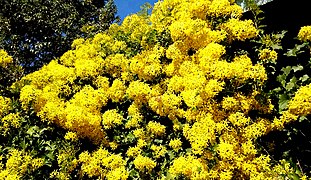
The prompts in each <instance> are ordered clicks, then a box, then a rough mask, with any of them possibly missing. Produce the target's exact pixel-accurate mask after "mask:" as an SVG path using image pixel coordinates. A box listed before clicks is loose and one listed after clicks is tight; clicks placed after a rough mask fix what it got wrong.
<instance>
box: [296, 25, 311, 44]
mask: <svg viewBox="0 0 311 180" xmlns="http://www.w3.org/2000/svg"><path fill="white" fill-rule="evenodd" d="M298 39H299V40H301V41H311V26H303V27H301V29H300V30H299V33H298Z"/></svg>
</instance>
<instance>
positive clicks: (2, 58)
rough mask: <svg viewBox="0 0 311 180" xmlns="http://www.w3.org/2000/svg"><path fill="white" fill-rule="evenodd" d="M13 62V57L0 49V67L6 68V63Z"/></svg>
mask: <svg viewBox="0 0 311 180" xmlns="http://www.w3.org/2000/svg"><path fill="white" fill-rule="evenodd" d="M12 62H13V58H12V57H11V56H9V55H8V53H7V52H6V51H5V50H3V49H0V67H3V68H6V67H7V65H8V64H11V63H12Z"/></svg>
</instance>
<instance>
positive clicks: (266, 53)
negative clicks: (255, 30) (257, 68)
mask: <svg viewBox="0 0 311 180" xmlns="http://www.w3.org/2000/svg"><path fill="white" fill-rule="evenodd" d="M277 58H278V54H277V52H275V51H274V50H270V49H262V50H260V53H259V59H260V60H261V61H264V62H265V61H272V62H275V61H276V60H277Z"/></svg>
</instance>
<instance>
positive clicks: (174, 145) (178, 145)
mask: <svg viewBox="0 0 311 180" xmlns="http://www.w3.org/2000/svg"><path fill="white" fill-rule="evenodd" d="M168 145H169V146H170V147H171V148H173V150H174V151H178V150H179V149H180V148H181V146H182V142H181V140H180V138H178V139H172V140H171V141H170V142H169V144H168Z"/></svg>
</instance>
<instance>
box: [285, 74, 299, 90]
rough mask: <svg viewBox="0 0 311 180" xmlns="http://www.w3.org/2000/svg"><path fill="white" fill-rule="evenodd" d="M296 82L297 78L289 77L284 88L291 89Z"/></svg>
mask: <svg viewBox="0 0 311 180" xmlns="http://www.w3.org/2000/svg"><path fill="white" fill-rule="evenodd" d="M296 82H297V78H296V77H295V76H294V77H293V78H291V79H290V81H289V82H288V83H287V84H286V86H285V89H286V90H287V91H290V90H292V89H293V87H296V86H297V85H296Z"/></svg>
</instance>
